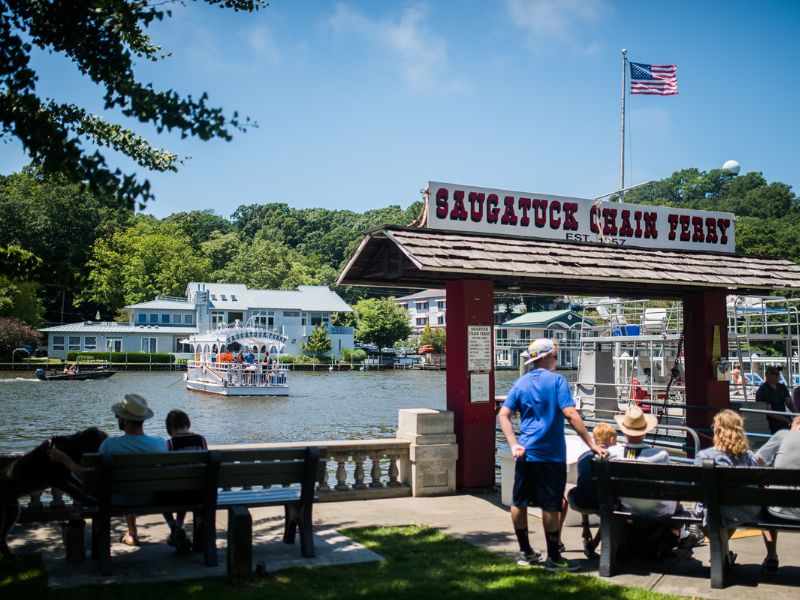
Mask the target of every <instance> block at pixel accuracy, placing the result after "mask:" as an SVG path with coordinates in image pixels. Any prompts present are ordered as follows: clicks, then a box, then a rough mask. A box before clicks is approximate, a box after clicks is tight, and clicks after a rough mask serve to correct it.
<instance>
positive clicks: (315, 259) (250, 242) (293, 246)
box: [0, 167, 800, 326]
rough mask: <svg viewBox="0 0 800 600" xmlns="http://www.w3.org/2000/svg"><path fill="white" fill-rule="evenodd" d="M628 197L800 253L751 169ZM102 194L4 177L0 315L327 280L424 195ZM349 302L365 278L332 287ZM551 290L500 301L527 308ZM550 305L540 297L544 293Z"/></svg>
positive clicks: (796, 230) (783, 208)
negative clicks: (725, 217) (271, 199)
mask: <svg viewBox="0 0 800 600" xmlns="http://www.w3.org/2000/svg"><path fill="white" fill-rule="evenodd" d="M625 201H627V202H636V203H646V204H663V205H673V206H682V207H691V208H698V209H705V210H723V211H732V212H734V213H735V214H736V215H737V218H736V243H737V251H739V252H744V253H749V254H762V255H778V256H784V257H787V258H790V259H791V260H794V261H796V262H800V200H798V197H797V196H796V195H795V194H794V193H793V192H792V190H791V188H790V187H789V186H788V185H785V184H783V183H777V182H776V183H768V182H767V181H766V180H765V179H764V177H763V176H762V175H761V174H760V173H757V172H753V173H747V174H744V175H739V176H733V175H731V174H730V173H728V172H727V171H723V170H712V171H708V172H704V171H700V170H698V169H684V170H682V171H677V172H676V173H674V174H672V175H671V176H670V177H668V178H667V179H664V180H662V181H658V182H654V183H651V184H648V185H646V186H643V187H641V188H638V189H635V190H631V191H630V192H628V193H627V194H626V196H625ZM114 206H115V205H114V204H113V203H111V202H104V201H103V200H102V199H101V198H98V197H96V196H94V195H92V194H91V193H89V192H88V191H86V190H84V189H82V188H81V187H80V186H78V185H74V184H71V183H69V182H67V181H66V180H63V179H59V178H58V177H45V176H43V175H42V174H41V173H40V172H39V171H37V170H36V169H35V168H33V167H28V168H26V169H24V170H23V171H22V172H20V173H14V174H11V175H8V176H2V177H0V215H2V216H0V267H2V271H0V317H14V318H18V319H20V320H21V321H23V322H25V323H28V324H30V325H34V326H39V325H42V324H44V323H47V322H51V323H52V322H55V323H59V322H73V321H79V320H83V319H88V318H94V317H95V316H96V314H97V313H99V314H100V318H101V319H103V320H110V319H112V318H114V317H116V316H118V315H119V311H120V309H121V308H122V307H123V306H125V305H126V304H132V303H135V302H142V301H146V300H151V299H152V298H154V297H155V296H156V295H167V296H182V295H183V294H184V292H185V289H186V285H187V284H188V283H189V282H190V281H212V282H235V283H243V284H246V285H248V286H250V287H254V288H267V289H270V288H271V289H294V288H296V287H297V286H298V285H314V284H317V285H330V286H332V285H333V284H334V283H335V281H336V277H337V274H338V273H339V271H340V269H341V268H342V266H343V263H344V262H345V261H346V260H347V258H348V257H349V255H350V253H351V252H352V250H353V249H354V248H355V246H356V245H357V244H358V242H359V241H360V240H361V237H362V234H363V232H364V231H365V230H368V229H371V228H375V227H379V226H381V225H386V224H398V225H407V224H409V223H410V222H411V221H413V220H414V219H415V218H416V217H417V216H418V214H419V211H420V208H421V206H420V203H419V202H415V203H413V204H411V206H410V207H409V208H407V209H403V208H401V207H400V206H389V207H387V208H382V209H377V210H371V211H366V212H363V213H356V212H353V211H349V210H330V209H325V208H311V209H295V208H291V207H289V206H288V205H287V204H282V203H271V204H248V205H242V206H239V208H237V209H236V210H235V211H234V212H233V214H232V215H230V217H225V216H221V215H217V214H215V213H214V212H213V211H210V210H197V211H189V212H180V213H175V214H172V215H169V216H168V217H166V218H163V219H156V218H154V217H151V216H146V215H142V214H135V213H133V212H132V211H128V210H125V209H122V208H118V207H114ZM337 291H338V292H339V293H340V294H341V295H342V296H343V297H344V298H345V299H346V300H347V301H349V302H351V303H354V302H356V301H357V300H359V299H361V298H364V297H367V296H368V295H369V293H370V290H365V289H363V288H351V289H337ZM544 300H546V301H547V302H549V301H550V300H551V299H542V298H532V297H528V298H524V299H523V298H518V297H508V298H504V299H499V301H500V302H502V303H505V306H506V308H507V309H508V310H511V307H512V306H516V304H519V303H521V302H524V303H525V305H526V307H527V308H528V309H529V310H536V309H539V308H541V306H540V305H541V303H542V301H544ZM545 304H546V302H545Z"/></svg>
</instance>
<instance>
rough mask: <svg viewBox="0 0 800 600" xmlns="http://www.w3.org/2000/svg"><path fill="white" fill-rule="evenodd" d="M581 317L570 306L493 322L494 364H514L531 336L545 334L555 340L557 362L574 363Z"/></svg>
mask: <svg viewBox="0 0 800 600" xmlns="http://www.w3.org/2000/svg"><path fill="white" fill-rule="evenodd" d="M581 320H582V319H581V315H580V314H578V313H576V312H574V311H571V310H545V311H539V312H529V313H525V314H524V315H521V316H519V317H516V318H515V319H511V320H510V321H506V322H505V323H502V324H501V325H495V328H494V340H495V341H494V353H495V365H496V366H498V367H518V366H519V360H520V359H519V355H520V354H521V353H522V352H524V351H525V350H527V348H528V344H530V343H531V340H535V339H536V338H542V337H547V338H555V339H557V340H558V341H559V346H560V348H561V351H560V356H559V357H558V364H559V366H561V367H569V368H575V367H577V365H578V352H579V351H580V332H581ZM587 322H588V321H587ZM588 324H589V325H591V324H593V322H588Z"/></svg>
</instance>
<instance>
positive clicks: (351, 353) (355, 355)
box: [342, 348, 367, 364]
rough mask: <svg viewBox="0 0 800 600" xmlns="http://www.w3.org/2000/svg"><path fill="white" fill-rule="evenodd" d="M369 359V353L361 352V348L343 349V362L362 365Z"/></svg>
mask: <svg viewBox="0 0 800 600" xmlns="http://www.w3.org/2000/svg"><path fill="white" fill-rule="evenodd" d="M366 358H367V353H366V351H365V350H361V349H360V348H359V349H357V350H354V349H352V348H342V362H349V363H351V364H352V363H361V362H364V361H365V360H366Z"/></svg>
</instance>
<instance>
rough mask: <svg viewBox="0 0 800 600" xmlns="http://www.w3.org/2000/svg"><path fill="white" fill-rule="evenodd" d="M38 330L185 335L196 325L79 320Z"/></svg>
mask: <svg viewBox="0 0 800 600" xmlns="http://www.w3.org/2000/svg"><path fill="white" fill-rule="evenodd" d="M39 331H45V332H48V333H62V332H63V333H68V332H80V333H153V334H156V333H163V334H171V333H174V334H178V335H187V334H191V333H197V327H172V326H170V325H160V326H159V325H125V324H122V323H95V322H87V321H81V322H80V323H65V324H63V325H53V326H52V327H45V328H44V329H40V330H39Z"/></svg>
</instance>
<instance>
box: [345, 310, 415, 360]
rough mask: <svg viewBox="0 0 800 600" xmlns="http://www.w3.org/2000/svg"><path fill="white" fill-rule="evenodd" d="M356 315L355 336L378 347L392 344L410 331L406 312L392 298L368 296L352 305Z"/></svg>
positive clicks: (406, 335)
mask: <svg viewBox="0 0 800 600" xmlns="http://www.w3.org/2000/svg"><path fill="white" fill-rule="evenodd" d="M353 309H354V311H355V317H356V331H355V337H356V339H357V340H358V341H360V342H368V343H373V344H376V345H377V346H378V348H383V347H385V346H392V345H394V343H395V342H396V341H398V340H402V339H403V338H406V337H408V336H409V334H410V333H411V326H410V325H409V324H408V314H407V313H406V311H404V310H403V309H402V308H400V306H399V305H398V304H397V302H395V300H394V298H368V299H366V300H359V301H358V302H357V303H356V305H355V306H354V307H353Z"/></svg>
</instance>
